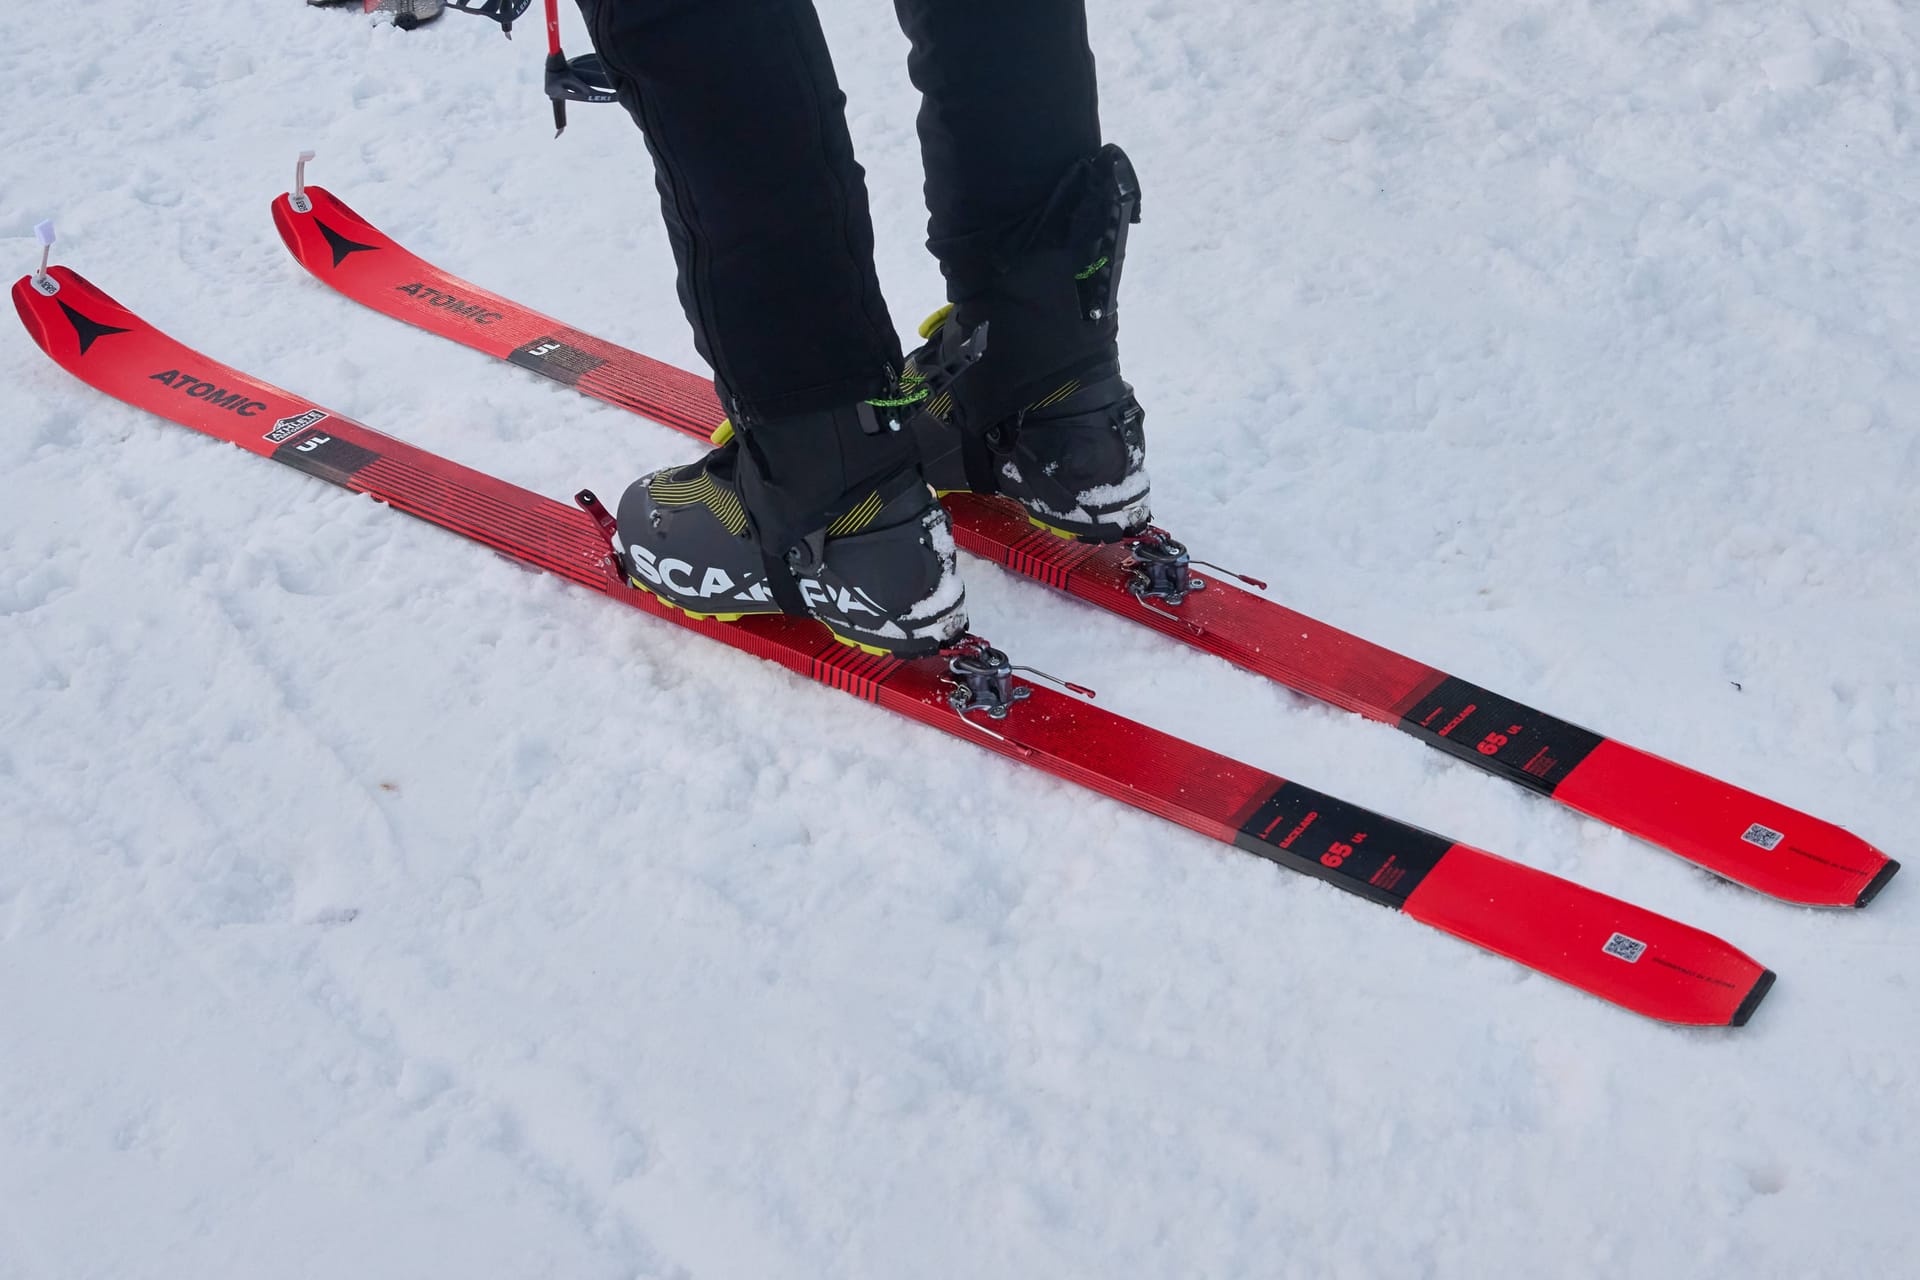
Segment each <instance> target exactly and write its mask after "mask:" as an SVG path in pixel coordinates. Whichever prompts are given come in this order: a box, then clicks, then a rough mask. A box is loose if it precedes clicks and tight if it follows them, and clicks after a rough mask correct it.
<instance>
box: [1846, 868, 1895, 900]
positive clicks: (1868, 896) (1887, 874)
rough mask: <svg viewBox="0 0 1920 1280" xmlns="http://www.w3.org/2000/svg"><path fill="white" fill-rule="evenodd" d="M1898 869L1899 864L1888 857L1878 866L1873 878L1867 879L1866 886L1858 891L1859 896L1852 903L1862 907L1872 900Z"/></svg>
mask: <svg viewBox="0 0 1920 1280" xmlns="http://www.w3.org/2000/svg"><path fill="white" fill-rule="evenodd" d="M1899 870H1900V864H1899V863H1897V862H1895V861H1894V860H1893V859H1892V858H1888V859H1887V865H1886V866H1884V867H1882V868H1880V871H1879V874H1877V875H1875V876H1874V877H1873V879H1871V880H1869V881H1867V887H1866V888H1864V889H1862V890H1861V891H1860V896H1859V897H1857V898H1855V899H1854V900H1853V905H1854V906H1856V907H1864V906H1866V905H1867V904H1868V903H1869V902H1872V901H1873V900H1874V899H1875V898H1876V897H1878V896H1879V894H1880V891H1881V890H1882V889H1884V888H1886V887H1887V882H1888V881H1889V880H1891V879H1893V877H1894V874H1895V873H1896V872H1898V871H1899Z"/></svg>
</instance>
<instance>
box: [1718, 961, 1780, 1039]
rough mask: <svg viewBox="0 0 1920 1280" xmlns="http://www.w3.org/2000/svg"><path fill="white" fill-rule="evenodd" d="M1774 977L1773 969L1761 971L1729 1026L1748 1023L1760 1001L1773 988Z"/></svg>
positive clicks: (1739, 1025) (1742, 1025)
mask: <svg viewBox="0 0 1920 1280" xmlns="http://www.w3.org/2000/svg"><path fill="white" fill-rule="evenodd" d="M1773 979H1774V973H1773V970H1771V969H1762V970H1761V971H1760V976H1759V978H1758V979H1756V980H1755V981H1754V984H1753V990H1751V991H1749V992H1747V998H1746V999H1745V1000H1742V1001H1741V1002H1740V1007H1739V1008H1738V1009H1735V1010H1734V1011H1733V1019H1732V1021H1730V1022H1728V1023H1727V1025H1728V1026H1730V1027H1744V1026H1746V1025H1747V1019H1748V1018H1751V1017H1752V1016H1753V1011H1754V1010H1755V1009H1758V1008H1759V1007H1760V1002H1761V1001H1762V1000H1765V999H1766V998H1767V992H1769V991H1771V990H1773Z"/></svg>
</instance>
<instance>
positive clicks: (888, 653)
mask: <svg viewBox="0 0 1920 1280" xmlns="http://www.w3.org/2000/svg"><path fill="white" fill-rule="evenodd" d="M820 625H821V626H823V627H826V625H827V624H826V623H824V622H823V623H821V624H820ZM827 634H828V635H830V636H832V637H833V638H834V639H835V640H836V641H838V642H839V643H841V644H843V645H845V646H847V648H849V649H858V650H859V651H860V652H862V653H870V654H872V655H873V656H874V657H876V658H891V657H893V656H894V653H893V650H891V649H883V648H881V647H880V646H879V645H877V644H868V643H866V642H865V641H864V640H853V639H849V638H848V637H846V636H843V635H841V634H840V633H839V632H838V631H835V630H834V629H833V628H832V627H827Z"/></svg>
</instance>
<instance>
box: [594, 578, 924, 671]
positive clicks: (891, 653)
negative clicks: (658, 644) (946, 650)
mask: <svg viewBox="0 0 1920 1280" xmlns="http://www.w3.org/2000/svg"><path fill="white" fill-rule="evenodd" d="M627 585H628V586H630V587H632V588H634V589H635V590H636V591H644V592H646V593H647V594H648V595H650V596H652V597H653V598H654V599H655V600H658V601H659V602H660V603H661V604H663V605H665V606H667V608H669V609H672V610H673V611H674V612H676V613H683V614H685V615H686V616H687V617H689V618H692V619H693V620H694V621H695V622H738V621H740V619H742V618H784V617H786V616H788V615H786V614H784V613H781V612H779V611H777V610H773V609H765V610H761V611H759V612H757V613H700V612H698V611H696V610H693V609H689V608H687V606H685V605H683V604H679V603H676V602H675V601H673V600H669V599H668V598H667V597H665V596H663V595H661V594H660V593H659V592H658V591H655V590H654V589H653V588H652V587H650V586H648V585H647V584H646V583H644V582H641V581H640V580H639V579H637V578H632V577H629V578H628V579H627ZM813 621H815V622H818V623H819V624H820V625H821V626H822V627H824V628H826V632H827V634H828V635H830V636H832V637H833V639H834V642H835V643H836V644H843V645H845V646H847V647H848V648H849V649H858V650H859V651H860V652H862V653H864V654H868V655H871V656H872V657H875V658H928V657H932V656H933V655H934V654H936V653H939V652H940V646H937V645H936V646H934V647H932V648H924V647H915V648H911V649H889V648H887V647H885V646H884V645H877V644H870V643H868V642H867V641H865V640H855V639H854V638H853V637H852V636H848V635H843V634H841V633H840V632H838V631H835V630H834V629H833V627H832V626H831V625H829V624H828V623H827V622H826V621H824V620H823V619H820V618H814V619H813Z"/></svg>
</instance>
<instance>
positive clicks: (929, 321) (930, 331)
mask: <svg viewBox="0 0 1920 1280" xmlns="http://www.w3.org/2000/svg"><path fill="white" fill-rule="evenodd" d="M952 314H953V304H952V303H951V302H949V303H948V304H947V305H946V306H944V307H942V308H940V309H939V310H938V311H936V312H934V313H933V314H932V315H930V316H928V317H927V318H926V319H925V320H922V321H921V322H920V336H921V337H923V338H931V337H932V336H933V335H934V332H935V331H936V330H938V329H939V328H940V326H941V325H943V324H945V323H946V322H947V317H948V316H950V315H952Z"/></svg>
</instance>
